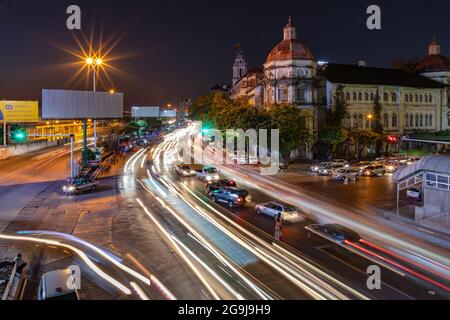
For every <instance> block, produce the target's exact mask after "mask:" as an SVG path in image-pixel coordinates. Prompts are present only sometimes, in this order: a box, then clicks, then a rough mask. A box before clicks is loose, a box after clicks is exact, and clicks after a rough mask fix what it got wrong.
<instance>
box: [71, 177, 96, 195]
mask: <svg viewBox="0 0 450 320" xmlns="http://www.w3.org/2000/svg"><path fill="white" fill-rule="evenodd" d="M98 185H99V182H98V181H96V180H92V179H69V180H68V181H67V184H66V185H64V186H63V191H64V192H65V193H72V194H77V195H78V194H81V193H83V192H87V191H93V190H96V189H97V188H98Z"/></svg>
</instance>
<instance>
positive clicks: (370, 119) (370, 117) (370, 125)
mask: <svg viewBox="0 0 450 320" xmlns="http://www.w3.org/2000/svg"><path fill="white" fill-rule="evenodd" d="M367 119H369V127H370V128H372V119H373V115H372V114H369V115H368V116H367Z"/></svg>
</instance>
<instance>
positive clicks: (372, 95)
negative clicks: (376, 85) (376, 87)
mask: <svg viewBox="0 0 450 320" xmlns="http://www.w3.org/2000/svg"><path fill="white" fill-rule="evenodd" d="M374 100H375V94H373V93H371V94H370V101H374Z"/></svg>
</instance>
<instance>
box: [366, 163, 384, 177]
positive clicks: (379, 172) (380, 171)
mask: <svg viewBox="0 0 450 320" xmlns="http://www.w3.org/2000/svg"><path fill="white" fill-rule="evenodd" d="M385 174H386V168H385V167H384V165H382V164H378V165H370V166H367V167H365V168H363V169H362V170H361V175H362V176H366V177H382V176H384V175H385Z"/></svg>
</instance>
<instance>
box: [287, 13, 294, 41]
mask: <svg viewBox="0 0 450 320" xmlns="http://www.w3.org/2000/svg"><path fill="white" fill-rule="evenodd" d="M296 39H297V35H296V30H295V26H294V24H293V23H292V17H291V16H289V20H288V24H287V25H286V27H285V28H284V40H285V41H292V40H296Z"/></svg>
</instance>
